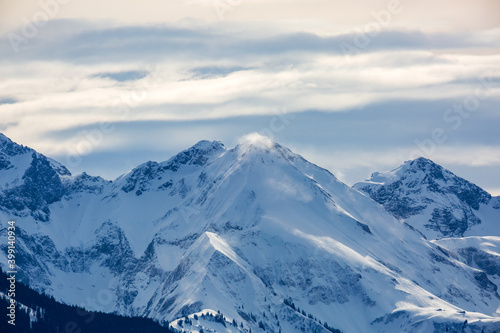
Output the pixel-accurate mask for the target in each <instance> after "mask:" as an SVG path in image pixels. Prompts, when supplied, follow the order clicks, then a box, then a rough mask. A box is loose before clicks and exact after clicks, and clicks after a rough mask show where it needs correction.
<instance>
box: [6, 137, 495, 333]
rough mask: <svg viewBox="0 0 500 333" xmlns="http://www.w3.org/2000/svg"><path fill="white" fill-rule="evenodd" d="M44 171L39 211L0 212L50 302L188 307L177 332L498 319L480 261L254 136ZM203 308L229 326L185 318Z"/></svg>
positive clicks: (132, 311) (121, 309)
mask: <svg viewBox="0 0 500 333" xmlns="http://www.w3.org/2000/svg"><path fill="white" fill-rule="evenodd" d="M53 171H54V170H53ZM2 172H3V171H2V170H0V177H4V175H5V174H2ZM54 172H55V171H54ZM59 178H60V180H61V183H62V184H63V185H64V186H63V187H64V191H65V192H64V193H63V195H62V196H61V199H60V200H59V201H54V202H51V203H48V202H47V201H46V202H44V203H45V204H46V206H47V208H48V212H49V214H48V215H47V218H46V219H40V218H38V216H37V215H36V214H35V215H34V214H32V211H30V209H29V207H28V208H23V209H22V210H21V212H20V211H18V210H13V209H11V208H9V207H6V206H3V205H1V204H0V218H2V219H10V218H12V217H15V218H16V219H17V225H18V226H19V234H18V237H19V243H18V246H19V251H20V255H21V257H22V258H23V259H22V260H21V261H20V262H22V264H23V265H24V267H23V272H24V273H23V274H21V275H20V276H19V277H20V279H22V280H23V281H25V282H27V283H28V284H29V285H30V286H31V287H33V288H35V289H38V290H45V291H46V292H48V293H50V294H51V295H53V296H54V297H55V298H56V299H57V300H60V301H64V302H65V303H68V304H80V303H82V302H83V303H85V304H86V307H87V308H89V309H91V310H99V311H105V312H117V313H119V314H123V315H131V316H147V317H150V318H153V319H155V320H158V321H161V322H165V321H174V322H175V325H176V326H175V327H176V329H180V326H178V320H180V319H181V318H185V317H186V316H190V318H191V320H188V322H189V321H192V320H194V321H195V323H194V324H192V325H190V326H189V327H190V328H189V331H190V332H198V331H200V329H201V328H203V327H205V328H207V329H208V328H209V327H211V329H214V327H215V326H213V325H219V326H217V327H218V328H217V329H216V331H221V332H248V331H249V330H250V329H251V330H252V331H254V332H261V331H263V328H262V327H264V329H265V330H266V331H274V332H278V331H279V330H280V329H282V330H283V331H286V332H302V331H306V332H327V331H331V330H329V329H328V328H326V327H325V325H323V324H322V323H325V322H327V323H328V327H330V328H331V329H340V330H343V331H346V332H352V331H364V332H379V331H386V330H387V329H388V328H390V327H392V326H391V325H395V326H394V327H399V326H401V327H403V331H419V330H420V331H422V332H426V331H429V327H434V328H435V327H445V326H446V325H448V326H449V327H450V328H451V327H454V325H463V322H464V320H465V319H467V320H468V322H469V327H476V328H477V329H478V330H479V331H480V330H481V329H485V330H486V331H488V330H489V331H494V330H496V329H498V328H499V327H500V320H499V319H498V314H497V313H496V311H497V309H498V305H499V297H500V296H499V295H498V292H497V289H498V288H497V286H498V280H497V277H496V275H495V274H491V272H490V271H488V273H487V272H486V271H484V269H486V268H485V267H494V266H491V265H493V264H490V265H487V266H484V265H483V266H484V267H483V266H481V265H476V264H473V263H472V261H470V260H469V261H470V265H472V266H469V265H468V264H467V260H468V258H469V257H468V256H467V255H465V254H464V255H459V254H457V253H455V252H456V251H459V249H458V248H459V247H458V245H457V246H456V247H455V248H454V245H453V246H452V245H451V244H441V243H439V244H438V243H433V242H429V241H427V240H425V239H424V238H422V237H421V235H420V234H419V233H418V232H417V231H416V230H415V229H414V228H413V227H411V226H410V225H408V224H405V223H402V222H401V221H398V220H397V219H396V218H394V217H393V216H392V215H391V214H390V213H389V212H387V211H386V210H385V209H384V207H383V206H381V205H380V204H378V203H376V202H375V201H373V200H372V199H371V198H370V197H368V196H367V195H365V194H362V193H360V192H358V191H356V190H354V189H352V188H351V187H349V186H348V185H346V184H344V183H342V182H341V181H340V180H338V179H337V178H336V177H334V176H333V175H332V174H331V173H330V172H328V171H327V170H325V169H322V168H321V167H318V166H316V165H314V164H312V163H309V162H308V161H306V160H305V159H303V158H302V157H301V156H300V155H297V154H295V153H293V152H291V151H290V150H289V149H288V148H286V147H283V146H281V145H279V144H278V143H274V142H272V141H271V140H269V139H268V138H265V137H260V136H258V135H250V136H248V137H246V138H244V139H243V140H242V141H241V142H240V143H239V144H238V145H237V146H236V147H234V148H231V149H227V148H225V147H224V146H223V144H222V143H220V142H218V141H212V142H210V141H201V142H199V143H197V144H195V145H194V146H192V147H191V148H188V149H186V150H184V151H182V152H180V153H179V154H177V155H175V156H174V157H172V158H171V159H169V160H167V161H165V162H160V163H158V162H151V161H150V162H146V163H144V164H141V165H140V166H138V167H136V168H134V169H132V170H131V171H130V172H128V173H126V174H124V175H122V176H120V177H118V178H117V179H115V180H114V181H106V180H103V179H101V178H98V177H92V176H89V175H86V174H82V175H78V176H68V175H59ZM20 179H21V180H22V177H21V178H20ZM42 180H43V179H42ZM40 183H41V184H45V183H44V182H43V181H41V182H40ZM19 186H22V184H21V185H19ZM1 190H2V191H3V189H1ZM2 193H3V192H2ZM16 214H17V215H16ZM1 232H3V230H2V231H1ZM455 243H456V244H458V243H457V242H454V243H453V244H455ZM478 246H479V245H478ZM461 248H462V247H460V249H461ZM2 250H3V251H2V255H4V253H3V252H5V248H4V247H2ZM462 252H463V251H462ZM463 253H465V252H463ZM468 253H469V252H468ZM470 253H471V255H472V252H470ZM474 258H475V257H474ZM477 258H480V257H479V256H477ZM481 258H482V257H481ZM488 260H492V259H491V258H490V257H488ZM4 262H5V260H2V261H1V263H2V265H3V263H4ZM474 263H476V261H474ZM481 267H483V268H481ZM103 292H104V293H106V294H107V295H109V297H108V298H107V299H106V300H105V301H103V300H102V297H101V299H100V298H99V295H101V294H102V293H103ZM89 299H91V300H93V301H91V302H86V300H89ZM99 300H100V301H99ZM284 300H287V301H286V302H285V301H284ZM292 303H294V307H295V309H294V308H292V307H291V306H290V304H292ZM297 309H300V311H297ZM439 309H440V310H439ZM217 310H220V313H222V314H223V315H224V316H225V317H226V318H231V319H233V320H235V321H237V322H238V324H239V325H238V327H237V328H234V327H233V328H229V325H223V324H222V323H219V322H218V323H217V324H214V323H213V322H212V321H210V320H208V321H207V320H206V319H203V320H202V319H200V318H199V319H195V318H194V314H201V313H204V312H207V311H208V312H210V311H215V312H210V313H216V312H217ZM463 311H465V313H464V312H463ZM208 312H207V313H208ZM332 314H335V315H332ZM197 316H198V315H197ZM422 323H424V324H422ZM443 325H444V326H443ZM184 328H186V325H184ZM435 329H437V328H435Z"/></svg>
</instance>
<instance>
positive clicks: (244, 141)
mask: <svg viewBox="0 0 500 333" xmlns="http://www.w3.org/2000/svg"><path fill="white" fill-rule="evenodd" d="M276 145H277V144H276V143H275V142H274V141H273V140H271V139H270V138H269V137H267V136H264V135H261V134H259V133H257V132H254V133H250V134H247V135H245V136H243V137H241V138H240V140H239V144H238V146H237V147H238V148H239V149H240V150H245V151H246V150H252V149H255V150H264V151H269V150H272V149H273V148H275V147H276Z"/></svg>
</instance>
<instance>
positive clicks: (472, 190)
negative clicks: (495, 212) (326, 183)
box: [354, 157, 491, 238]
mask: <svg viewBox="0 0 500 333" xmlns="http://www.w3.org/2000/svg"><path fill="white" fill-rule="evenodd" d="M354 188H355V189H357V190H359V191H361V192H364V193H366V194H367V195H369V196H370V197H371V198H372V199H374V200H375V201H377V202H378V203H380V204H381V205H383V206H384V207H385V208H386V209H387V210H388V211H389V212H391V213H392V214H393V215H394V216H395V217H396V218H398V219H401V220H405V221H406V222H408V223H409V224H411V225H413V226H414V227H416V228H417V229H419V230H420V231H421V232H423V233H424V234H426V235H427V236H428V237H431V238H440V237H443V236H444V237H448V236H463V235H464V233H466V232H469V231H470V230H471V228H473V227H474V226H479V225H480V224H481V223H482V220H483V218H482V215H483V213H482V211H483V210H484V209H485V208H484V207H485V206H489V205H490V201H491V195H490V194H489V193H487V192H486V191H484V190H483V189H481V188H480V187H478V186H476V185H474V184H472V183H470V182H468V181H467V180H465V179H463V178H461V177H458V176H456V175H455V174H453V173H452V172H451V171H449V170H447V169H444V168H443V167H442V166H440V165H438V164H436V163H434V162H433V161H431V160H429V159H427V158H423V157H419V158H416V159H414V160H410V161H406V162H405V163H404V164H403V165H401V166H399V167H398V168H396V169H393V170H391V171H386V172H374V173H373V174H372V176H371V177H370V179H368V180H366V181H363V182H360V183H357V184H355V185H354ZM475 229H480V228H478V227H475Z"/></svg>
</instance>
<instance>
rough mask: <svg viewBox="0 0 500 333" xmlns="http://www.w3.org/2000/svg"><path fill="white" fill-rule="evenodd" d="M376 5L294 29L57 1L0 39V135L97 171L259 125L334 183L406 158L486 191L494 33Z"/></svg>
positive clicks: (245, 7) (497, 73)
mask: <svg viewBox="0 0 500 333" xmlns="http://www.w3.org/2000/svg"><path fill="white" fill-rule="evenodd" d="M54 1H55V0H54ZM486 2H487V1H486ZM486 2H485V3H486ZM175 3H176V4H177V5H179V6H181V4H180V3H178V2H175ZM284 3H287V4H288V5H290V2H288V1H285V0H283V1H271V2H270V3H269V4H267V5H266V6H268V7H266V8H274V7H273V6H276V7H277V8H278V7H279V6H282V5H283V4H284ZM332 3H335V4H336V5H337V6H338V3H336V2H335V1H333V2H332ZM155 4H156V3H155ZM317 4H318V6H320V5H323V6H327V7H328V6H329V5H326V4H325V3H323V2H321V1H317ZM70 5H71V3H69V4H68V6H70ZM156 5H158V4H156ZM192 5H193V4H192V3H185V2H184V3H183V5H182V6H188V7H189V6H192ZM207 5H208V4H207V3H202V2H197V3H196V6H198V7H196V8H198V9H197V10H201V9H199V8H202V7H207ZM301 5H302V2H293V4H292V5H291V6H292V7H294V6H296V7H297V8H301V7H300V6H301ZM379 5H380V6H379ZM460 5H461V6H464V8H468V6H469V5H467V4H465V2H463V3H462V2H460ZM260 6H263V3H262V2H259V1H248V2H244V1H243V2H242V3H241V6H240V7H238V8H234V10H233V11H230V12H227V13H226V14H227V15H231V17H233V18H237V17H238V15H242V16H245V15H247V16H248V17H251V15H252V14H251V13H252V11H254V10H257V8H261V7H260ZM377 6H378V7H377ZM388 6H389V5H388V4H386V3H383V4H382V2H381V3H379V4H377V5H373V4H372V5H367V8H366V13H365V14H366V15H361V14H359V13H357V14H356V13H354V11H347V12H346V15H347V16H349V15H351V16H352V17H351V20H350V21H349V22H350V24H339V25H337V26H335V27H334V26H332V25H328V24H323V23H324V22H323V21H321V19H316V20H314V21H313V23H311V21H308V20H304V18H302V21H301V22H302V23H301V24H300V25H296V26H294V25H293V24H292V23H293V22H295V21H294V20H296V19H297V17H289V18H288V20H287V21H283V22H284V24H283V25H277V24H274V25H272V24H271V23H270V22H272V20H271V18H269V20H267V21H266V22H262V23H261V24H260V23H255V22H253V23H252V22H251V21H247V20H246V19H234V20H232V21H231V20H229V21H228V20H226V21H223V22H219V20H218V19H214V20H212V21H213V22H212V23H203V22H201V21H198V20H182V21H175V19H178V18H175V19H174V18H171V20H170V21H171V22H170V23H162V24H160V23H154V19H151V18H150V20H149V21H147V20H146V22H142V21H141V22H132V21H133V20H127V19H125V18H124V17H122V19H123V20H124V21H127V22H129V23H126V24H124V23H116V22H115V23H110V22H109V21H96V20H97V19H99V18H98V17H91V19H92V20H90V18H89V17H86V18H85V19H75V18H74V15H73V14H71V13H73V12H72V10H74V8H73V7H71V8H73V9H71V8H70V7H67V8H68V12H67V13H65V12H64V11H63V7H61V11H60V15H59V17H67V18H65V19H55V20H51V21H50V22H48V23H47V24H46V25H45V26H43V28H39V29H38V30H37V33H36V34H34V35H33V37H29V38H28V37H27V36H28V35H26V34H25V33H23V31H24V32H26V31H27V29H28V26H29V23H28V24H27V25H25V26H22V27H17V28H15V29H11V30H8V31H7V32H6V33H5V34H4V35H3V36H2V37H1V38H0V59H1V60H0V77H2V80H1V81H0V112H1V114H2V118H1V119H0V130H1V131H2V132H3V133H5V134H6V135H7V136H10V137H12V138H13V139H14V140H16V141H18V142H20V143H23V144H26V145H30V146H32V147H34V148H36V149H38V150H40V151H42V152H43V153H45V154H47V155H50V156H53V157H56V158H58V159H59V160H61V162H63V163H65V162H66V164H69V165H70V167H72V168H73V170H74V171H82V170H90V171H91V172H92V171H94V173H100V174H103V173H104V175H105V176H108V177H115V176H117V175H119V174H120V173H122V172H125V171H127V170H126V168H130V167H133V166H135V165H136V164H139V163H141V162H143V161H144V160H145V159H166V158H168V157H169V154H173V153H175V152H176V151H178V150H180V149H184V148H186V147H187V146H189V145H190V144H193V143H195V142H196V140H198V139H221V140H223V141H224V142H225V143H227V144H228V145H231V144H234V143H236V142H237V138H238V137H240V136H241V135H243V134H245V133H250V132H260V133H263V134H266V135H269V136H272V137H273V138H274V139H276V140H279V141H281V142H282V143H283V144H285V145H289V146H291V148H293V149H295V150H296V151H297V152H299V153H301V154H303V155H304V156H305V157H306V158H310V159H311V160H313V161H314V162H316V163H318V164H320V165H323V166H326V167H328V168H330V169H331V170H333V171H334V172H335V173H336V174H337V175H339V176H340V177H341V178H344V179H345V180H346V181H347V182H348V183H352V182H354V181H357V180H361V179H362V178H364V177H366V176H368V173H369V172H370V171H375V170H377V169H383V168H390V167H395V166H396V165H397V164H399V163H401V162H402V161H404V160H405V159H408V158H410V157H414V156H413V155H415V154H417V155H425V156H427V157H430V158H432V159H434V160H436V161H437V162H441V163H443V164H444V165H445V166H448V167H450V168H452V170H453V167H455V168H457V170H460V171H461V172H462V174H461V175H462V176H464V177H466V178H467V177H468V178H474V179H473V180H474V181H476V182H478V184H479V185H482V186H484V187H486V188H487V189H490V190H492V191H496V189H498V188H500V180H498V181H496V180H492V179H491V178H492V177H491V175H492V171H491V170H494V168H495V167H496V168H499V167H500V156H499V154H498V152H499V151H500V136H499V135H498V134H497V131H498V130H497V129H498V128H499V125H500V113H499V111H498V105H499V104H498V102H499V101H500V52H499V50H500V28H498V27H497V28H495V27H494V26H493V25H492V23H491V22H490V23H487V22H483V23H482V24H480V23H479V21H478V22H476V23H477V24H476V25H475V26H474V27H475V29H466V28H467V27H466V25H463V26H461V28H460V29H458V28H457V29H455V30H454V31H450V30H446V29H436V28H432V29H431V28H430V27H427V28H424V29H419V28H418V27H417V25H416V22H422V21H421V18H419V17H420V16H419V15H420V14H419V13H420V12H419V11H418V10H416V12H415V15H414V16H411V15H409V13H408V12H407V11H406V9H408V8H409V6H410V4H409V3H408V4H406V3H403V1H402V0H401V6H404V8H405V10H404V11H403V10H401V11H399V12H397V13H393V14H392V16H391V18H387V17H386V18H385V21H384V17H382V18H379V19H377V17H378V16H377V15H382V14H380V13H382V12H383V11H390V7H388ZM411 6H414V5H411ZM492 6H493V5H492ZM186 8H187V7H186ZM294 8H295V7H294ZM325 8H326V7H323V9H325ZM377 8H378V9H377ZM32 10H33V9H32ZM211 10H213V8H211ZM464 10H465V9H464ZM239 11H241V14H238V12H239ZM290 11H291V12H292V9H290ZM291 12H289V13H285V14H286V15H285V14H284V13H281V14H280V13H277V12H276V13H275V14H276V15H275V16H276V17H273V18H272V19H276V18H277V17H279V16H280V15H281V16H287V15H289V16H290V15H291V16H293V15H292V14H291ZM309 12H310V13H311V15H312V16H314V15H317V16H321V15H320V14H319V12H318V13H316V14H315V12H314V10H312V11H309ZM194 13H196V11H195V12H194ZM374 13H375V14H376V15H375V14H374ZM461 13H462V14H463V13H464V12H461ZM303 14H304V15H305V13H303ZM448 14H449V15H451V16H453V15H455V16H454V17H458V16H457V15H458V13H454V12H453V13H448ZM89 15H90V14H89ZM179 15H180V14H179ZM211 15H213V13H211ZM297 15H298V14H297ZM332 15H333V16H335V15H336V14H335V15H334V14H332ZM191 16H192V17H197V15H191ZM202 16H203V15H201V14H200V17H198V18H203V17H202ZM298 16H300V15H298ZM333 16H331V17H333ZM431 16H432V15H431ZM204 19H206V18H204ZM219 19H220V18H219ZM207 21H210V20H207ZM484 21H488V22H489V19H488V18H486V19H485V20H484ZM322 22H323V23H322ZM384 22H387V24H385V23H384ZM145 23H148V24H145ZM153 23H154V24H153ZM438 25H439V24H430V26H432V27H436V26H438ZM269 27H273V28H269ZM268 28H269V29H268ZM481 170H483V171H484V173H483V174H484V177H475V176H474V175H477V174H478V173H481ZM497 170H498V169H497ZM487 177H488V178H487ZM493 178H495V177H493ZM496 178H498V177H496ZM495 181H496V183H495Z"/></svg>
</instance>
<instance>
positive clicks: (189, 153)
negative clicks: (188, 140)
mask: <svg viewBox="0 0 500 333" xmlns="http://www.w3.org/2000/svg"><path fill="white" fill-rule="evenodd" d="M224 151H226V147H225V146H224V144H223V143H222V142H220V141H208V140H201V141H198V142H197V143H196V144H195V145H194V146H192V147H190V148H188V149H186V150H183V151H181V152H180V153H178V154H177V155H175V156H174V157H172V158H171V159H169V160H168V161H166V162H164V163H165V164H167V165H168V166H170V167H172V168H173V169H175V170H176V169H178V168H179V166H180V165H197V166H202V165H205V164H206V163H207V162H208V160H209V159H210V157H211V156H213V155H215V154H218V153H222V152H224ZM164 163H162V164H164Z"/></svg>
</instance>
